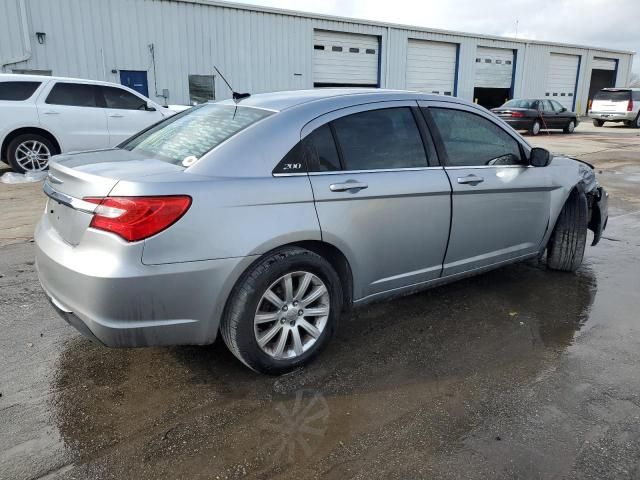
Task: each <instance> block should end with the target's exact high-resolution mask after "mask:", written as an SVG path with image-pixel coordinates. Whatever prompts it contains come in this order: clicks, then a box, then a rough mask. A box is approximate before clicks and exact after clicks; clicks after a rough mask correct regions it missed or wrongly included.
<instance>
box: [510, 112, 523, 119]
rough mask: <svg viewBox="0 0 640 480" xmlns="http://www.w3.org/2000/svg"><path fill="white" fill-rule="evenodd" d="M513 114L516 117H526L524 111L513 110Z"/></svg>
mask: <svg viewBox="0 0 640 480" xmlns="http://www.w3.org/2000/svg"><path fill="white" fill-rule="evenodd" d="M511 116H512V117H516V118H523V117H524V113H522V112H511Z"/></svg>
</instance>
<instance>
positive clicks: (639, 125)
mask: <svg viewBox="0 0 640 480" xmlns="http://www.w3.org/2000/svg"><path fill="white" fill-rule="evenodd" d="M631 126H632V127H633V128H640V112H638V116H637V117H636V119H635V120H634V121H633V122H631Z"/></svg>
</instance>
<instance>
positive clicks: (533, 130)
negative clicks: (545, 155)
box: [529, 120, 540, 136]
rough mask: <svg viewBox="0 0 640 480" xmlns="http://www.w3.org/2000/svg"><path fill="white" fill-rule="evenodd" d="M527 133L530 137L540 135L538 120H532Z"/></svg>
mask: <svg viewBox="0 0 640 480" xmlns="http://www.w3.org/2000/svg"><path fill="white" fill-rule="evenodd" d="M529 133H530V134H531V135H534V136H535V135H538V134H539V133H540V121H539V120H534V121H533V123H532V124H531V127H530V128H529Z"/></svg>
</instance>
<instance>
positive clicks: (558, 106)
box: [551, 100, 564, 112]
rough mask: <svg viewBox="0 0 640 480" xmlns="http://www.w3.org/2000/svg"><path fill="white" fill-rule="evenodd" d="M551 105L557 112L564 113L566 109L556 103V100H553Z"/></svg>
mask: <svg viewBox="0 0 640 480" xmlns="http://www.w3.org/2000/svg"><path fill="white" fill-rule="evenodd" d="M551 105H553V109H554V110H555V111H556V112H562V109H563V108H564V107H563V106H562V105H560V103H558V102H556V101H555V100H551Z"/></svg>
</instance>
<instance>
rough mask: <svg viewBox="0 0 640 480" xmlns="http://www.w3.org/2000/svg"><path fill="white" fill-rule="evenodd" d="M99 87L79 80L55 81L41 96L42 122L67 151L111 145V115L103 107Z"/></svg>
mask: <svg viewBox="0 0 640 480" xmlns="http://www.w3.org/2000/svg"><path fill="white" fill-rule="evenodd" d="M97 95H98V92H97V89H96V86H95V85H93V84H90V83H79V82H77V83H76V82H62V81H61V82H52V86H50V90H49V91H48V93H45V92H43V95H42V96H41V97H40V98H39V99H38V102H37V109H38V117H39V119H40V124H41V125H42V127H43V128H45V129H46V130H48V131H49V132H51V133H52V134H53V135H54V136H55V137H56V138H57V139H58V140H59V141H60V143H61V147H62V150H63V151H64V152H71V151H78V150H91V149H96V148H106V147H108V146H109V130H108V129H107V115H106V113H105V111H104V109H102V108H100V106H99V103H98V98H97Z"/></svg>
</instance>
